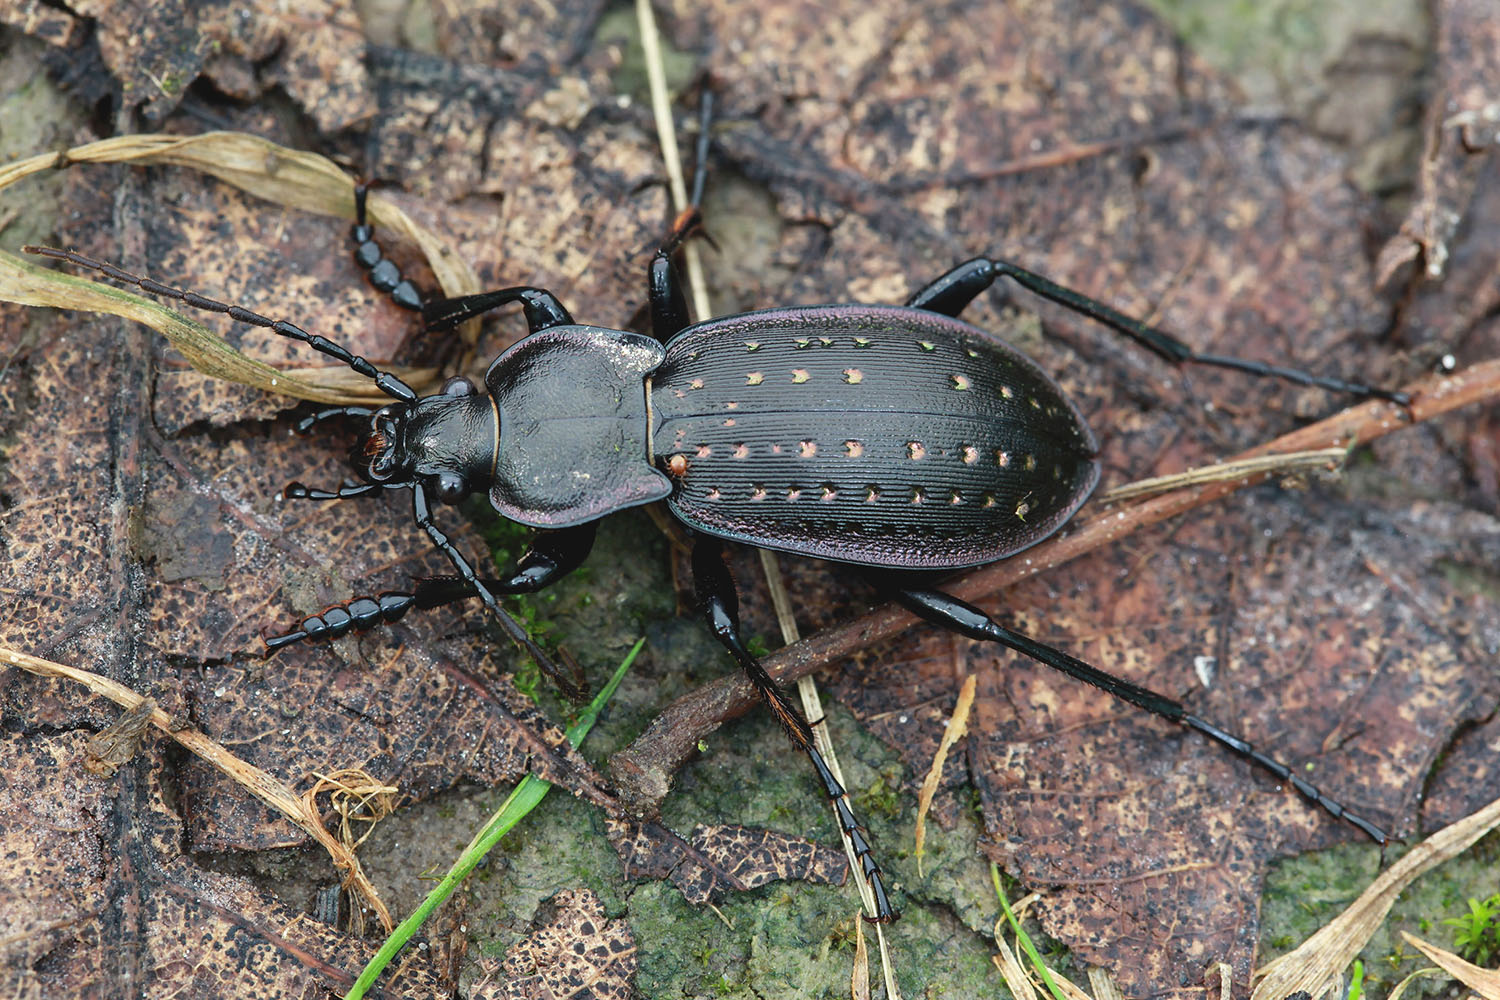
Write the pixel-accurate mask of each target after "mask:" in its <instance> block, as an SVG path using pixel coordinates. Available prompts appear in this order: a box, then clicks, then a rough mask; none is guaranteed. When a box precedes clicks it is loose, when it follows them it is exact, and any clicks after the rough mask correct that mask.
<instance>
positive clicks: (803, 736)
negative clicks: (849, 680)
mask: <svg viewBox="0 0 1500 1000" xmlns="http://www.w3.org/2000/svg"><path fill="white" fill-rule="evenodd" d="M693 584H694V587H695V589H696V590H697V594H698V602H699V603H700V604H701V605H702V607H703V613H704V616H705V617H706V618H707V619H708V625H709V628H710V629H712V630H713V633H714V637H715V638H717V639H718V640H719V642H721V643H723V644H724V648H725V649H727V650H729V653H730V655H731V656H733V657H734V658H735V660H736V661H738V662H739V665H740V667H741V668H742V669H743V670H744V671H745V674H746V676H748V677H749V678H750V684H751V685H752V686H753V687H754V688H755V692H756V694H758V695H759V696H760V699H761V701H763V702H765V703H766V707H767V708H769V709H770V710H771V714H772V715H773V716H775V717H776V721H777V722H779V723H781V728H782V729H784V730H786V734H787V735H788V736H790V737H791V739H792V742H793V743H795V744H796V745H797V746H798V747H800V748H801V749H802V751H803V752H804V753H806V754H807V756H808V759H810V760H811V761H812V765H813V769H814V770H816V771H817V772H818V779H819V780H820V781H822V782H823V790H824V792H825V793H826V794H827V795H828V798H829V801H830V802H832V803H833V811H834V813H835V815H836V816H837V817H838V823H839V829H840V830H841V831H842V832H843V835H844V836H845V837H847V838H848V839H849V843H850V844H851V845H852V847H853V852H854V856H855V858H856V860H857V861H858V862H859V866H860V869H861V874H862V875H863V876H864V879H865V881H866V883H868V884H869V886H870V892H871V894H872V895H873V896H874V897H875V915H874V916H873V917H868V918H867V919H869V920H872V921H874V922H877V923H886V922H889V921H892V920H895V919H896V916H897V914H896V911H895V910H894V909H893V908H892V907H891V901H890V898H889V897H888V896H887V895H886V891H885V883H884V881H883V880H882V878H881V874H880V866H879V865H878V864H876V863H875V858H874V854H873V852H872V850H871V848H870V841H869V839H868V838H866V836H865V831H864V828H863V827H861V826H860V825H859V822H858V821H857V820H856V819H855V818H854V811H853V809H852V808H851V807H850V805H849V793H848V792H846V791H845V790H844V786H843V785H842V784H841V783H840V782H839V779H838V778H837V777H836V776H835V775H834V773H833V770H832V768H830V767H829V766H828V762H827V761H826V760H824V759H823V755H822V754H821V753H819V752H818V747H817V744H816V743H814V742H813V732H812V726H811V725H809V724H808V722H807V720H806V719H804V718H803V717H802V713H801V712H800V711H799V710H798V709H797V708H796V706H794V705H793V704H792V703H791V701H790V700H789V699H788V698H787V696H786V694H785V692H783V691H782V690H781V688H780V686H779V685H778V684H777V683H776V682H775V681H774V680H773V679H772V678H771V675H770V674H768V673H766V668H765V667H763V666H761V664H760V661H759V660H757V659H756V658H755V657H754V656H753V655H751V653H750V651H749V650H748V649H746V648H745V644H744V642H743V641H742V640H741V639H740V613H739V603H740V602H739V595H738V594H737V593H736V592H735V589H734V579H733V578H732V577H731V576H730V575H729V567H728V566H726V565H725V564H724V551H723V547H722V546H721V545H720V543H719V542H718V541H717V540H716V539H712V538H708V537H706V536H704V537H700V538H699V539H698V541H697V544H695V545H694V546H693Z"/></svg>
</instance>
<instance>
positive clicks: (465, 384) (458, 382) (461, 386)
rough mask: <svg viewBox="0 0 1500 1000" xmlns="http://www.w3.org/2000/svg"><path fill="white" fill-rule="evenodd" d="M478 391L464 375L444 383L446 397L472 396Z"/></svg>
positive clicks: (456, 376)
mask: <svg viewBox="0 0 1500 1000" xmlns="http://www.w3.org/2000/svg"><path fill="white" fill-rule="evenodd" d="M476 391H477V390H476V389H475V388H474V383H473V382H470V381H469V380H468V379H466V378H464V377H463V376H462V375H455V376H453V377H452V378H450V379H449V380H448V381H446V382H444V383H443V395H444V396H472V395H474V393H475V392H476Z"/></svg>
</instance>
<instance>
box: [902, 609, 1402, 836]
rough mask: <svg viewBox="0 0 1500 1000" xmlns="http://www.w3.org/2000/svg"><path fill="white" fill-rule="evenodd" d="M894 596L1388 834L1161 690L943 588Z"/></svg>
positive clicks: (1362, 826) (1339, 815)
mask: <svg viewBox="0 0 1500 1000" xmlns="http://www.w3.org/2000/svg"><path fill="white" fill-rule="evenodd" d="M896 599H897V600H898V601H900V602H901V604H902V605H903V606H904V607H906V609H907V610H909V611H911V612H912V613H913V614H915V615H916V616H917V617H919V618H922V619H925V620H926V621H929V622H931V623H933V624H934V625H939V626H941V627H943V628H946V629H949V630H951V631H954V632H957V633H958V634H959V635H963V636H967V637H968V638H970V639H978V640H980V641H988V642H997V643H999V644H1000V645H1002V646H1006V647H1008V648H1010V649H1013V650H1015V651H1016V652H1018V653H1021V654H1022V655H1025V656H1029V657H1031V658H1032V659H1033V660H1036V661H1038V662H1039V663H1044V664H1046V665H1047V666H1049V667H1053V668H1055V669H1057V670H1061V671H1062V672H1063V673H1065V674H1067V675H1068V676H1070V677H1075V678H1077V679H1078V680H1081V681H1083V682H1085V683H1087V684H1092V685H1094V686H1095V687H1097V688H1100V689H1101V690H1104V691H1108V692H1109V693H1110V694H1112V695H1114V696H1115V697H1116V698H1119V699H1121V700H1122V701H1127V702H1129V703H1130V704H1132V705H1134V706H1136V707H1137V708H1141V709H1144V710H1145V711H1147V712H1150V713H1151V714H1152V715H1158V716H1161V717H1162V718H1163V719H1167V720H1168V721H1171V722H1175V723H1178V724H1179V725H1183V726H1186V727H1188V728H1189V729H1195V730H1197V731H1198V732H1200V733H1202V734H1203V735H1204V736H1207V737H1208V738H1209V739H1211V740H1213V741H1214V742H1216V743H1219V744H1221V745H1223V746H1226V747H1228V748H1229V749H1230V750H1233V751H1234V752H1235V753H1236V754H1239V755H1240V756H1241V757H1244V758H1245V759H1247V760H1249V761H1250V762H1251V763H1252V764H1255V765H1256V766H1257V767H1261V768H1264V769H1265V770H1267V771H1269V772H1271V773H1272V774H1274V775H1275V776H1276V778H1277V779H1278V780H1280V781H1285V782H1288V783H1290V784H1291V786H1292V787H1293V788H1295V789H1296V790H1297V792H1298V793H1299V794H1301V795H1302V796H1303V797H1304V798H1306V799H1307V800H1308V801H1310V802H1312V803H1313V804H1315V805H1317V806H1319V807H1321V808H1322V809H1324V810H1326V811H1327V812H1328V813H1329V814H1330V815H1331V816H1333V817H1334V818H1335V819H1341V820H1343V821H1344V822H1346V823H1349V824H1350V825H1352V826H1355V827H1357V828H1358V829H1359V830H1361V831H1363V832H1364V833H1365V834H1366V835H1367V836H1369V837H1370V839H1372V840H1374V841H1375V842H1376V843H1380V844H1384V843H1385V842H1386V840H1387V837H1386V834H1385V831H1384V830H1382V829H1380V827H1378V826H1376V825H1375V824H1373V823H1371V822H1370V821H1368V820H1366V819H1364V818H1363V817H1361V816H1358V815H1356V814H1354V813H1352V812H1350V811H1349V810H1348V809H1347V808H1345V807H1344V805H1343V804H1342V803H1340V802H1339V801H1337V800H1336V799H1333V798H1330V797H1329V796H1327V795H1325V794H1323V793H1322V792H1321V791H1319V790H1318V788H1317V787H1316V786H1315V785H1313V784H1311V783H1310V782H1308V781H1306V780H1305V779H1303V778H1302V777H1301V776H1300V775H1298V774H1297V772H1296V771H1294V770H1293V769H1292V768H1290V767H1288V766H1287V765H1285V764H1283V763H1281V762H1280V761H1278V760H1276V759H1274V758H1272V757H1268V756H1267V755H1266V754H1264V753H1262V752H1261V751H1259V750H1257V749H1255V747H1253V746H1251V745H1250V743H1249V741H1247V740H1245V739H1242V738H1240V737H1238V736H1235V735H1234V734H1232V733H1229V732H1227V731H1225V730H1223V729H1221V728H1219V727H1218V726H1216V725H1214V724H1213V723H1211V722H1208V721H1206V720H1204V719H1200V718H1198V717H1197V716H1196V715H1193V714H1192V713H1190V712H1189V711H1188V710H1187V707H1186V706H1185V705H1183V704H1182V702H1180V701H1176V700H1174V699H1172V698H1168V697H1167V696H1166V695H1164V694H1158V693H1157V692H1155V691H1152V690H1150V689H1149V688H1144V687H1141V686H1140V685H1138V684H1132V683H1131V682H1130V681H1127V680H1124V679H1123V678H1120V677H1116V676H1114V675H1113V674H1109V673H1106V672H1105V671H1103V670H1100V669H1099V668H1098V667H1094V666H1091V665H1089V664H1087V663H1085V662H1083V661H1082V660H1080V659H1077V658H1076V657H1073V656H1069V655H1068V654H1067V653H1064V652H1063V651H1062V650H1060V649H1055V648H1053V647H1052V646H1048V645H1047V644H1045V643H1042V642H1038V641H1037V640H1035V639H1033V638H1031V637H1030V636H1026V635H1022V634H1021V633H1020V632H1016V631H1013V630H1011V629H1008V628H1006V627H1005V626H1003V625H1001V624H999V623H998V622H996V621H995V620H994V619H993V618H991V617H990V616H989V615H987V614H985V613H984V612H983V611H981V610H979V609H978V608H976V607H974V606H973V605H972V604H967V603H965V602H964V601H961V600H959V599H958V598H956V597H953V596H951V595H949V594H945V593H943V592H942V591H940V590H928V589H921V588H911V589H901V590H898V591H897V592H896Z"/></svg>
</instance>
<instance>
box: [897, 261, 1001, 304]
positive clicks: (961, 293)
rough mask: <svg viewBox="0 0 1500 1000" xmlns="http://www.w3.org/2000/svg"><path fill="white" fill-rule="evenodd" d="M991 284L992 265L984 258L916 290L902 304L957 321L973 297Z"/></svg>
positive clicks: (949, 272)
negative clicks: (950, 317) (940, 314)
mask: <svg viewBox="0 0 1500 1000" xmlns="http://www.w3.org/2000/svg"><path fill="white" fill-rule="evenodd" d="M994 283H995V267H994V264H993V263H992V262H991V261H989V260H987V259H986V258H984V257H975V258H974V259H973V260H967V261H964V262H963V263H962V264H960V265H958V266H957V267H955V268H954V269H953V270H951V271H948V272H947V273H945V274H943V275H942V276H941V277H939V278H938V279H937V280H935V281H933V282H931V283H930V284H928V285H927V286H926V287H924V288H921V289H919V290H918V291H917V292H916V293H915V294H913V295H912V296H911V298H909V299H907V300H906V304H907V305H908V306H910V307H911V308H913V309H926V310H928V311H929V312H935V313H942V314H943V315H944V316H952V317H953V318H954V319H957V318H958V314H959V313H961V312H963V311H964V308H965V307H966V306H967V305H968V304H969V303H970V302H973V301H974V298H975V296H977V295H978V294H979V293H980V292H982V291H984V290H985V289H986V288H989V287H990V286H991V285H993V284H994Z"/></svg>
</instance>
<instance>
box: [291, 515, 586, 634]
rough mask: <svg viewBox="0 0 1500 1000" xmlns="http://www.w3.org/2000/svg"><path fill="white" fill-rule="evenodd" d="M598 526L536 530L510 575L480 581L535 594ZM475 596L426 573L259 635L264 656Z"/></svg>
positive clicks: (576, 561) (569, 567)
mask: <svg viewBox="0 0 1500 1000" xmlns="http://www.w3.org/2000/svg"><path fill="white" fill-rule="evenodd" d="M596 528H597V522H594V521H590V522H589V523H588V524H581V525H578V526H577V527H574V528H564V529H562V530H561V531H545V532H540V533H538V534H537V536H536V538H534V539H533V540H532V544H531V549H530V550H529V551H527V552H526V554H525V555H523V556H521V558H520V559H519V560H517V561H516V568H515V569H514V570H512V571H511V573H510V574H509V575H508V576H505V577H503V578H499V579H494V578H484V579H483V580H481V582H482V583H483V584H484V586H485V587H486V588H488V590H489V591H490V592H491V593H494V594H533V593H536V592H537V591H539V590H542V589H543V588H545V587H549V586H551V585H552V584H553V583H556V582H557V581H558V580H560V579H562V578H563V577H564V576H567V575H568V574H569V573H571V572H573V570H575V569H577V568H578V567H579V566H580V565H582V563H583V561H584V560H585V559H587V558H588V554H589V551H590V550H591V549H592V548H593V547H594V535H595V532H596ZM477 596H479V595H478V594H477V593H476V592H475V590H474V588H473V587H471V586H469V584H468V583H467V582H466V581H465V580H464V579H463V578H462V577H457V576H432V577H424V578H421V579H419V580H416V581H415V582H414V584H413V587H412V590H411V591H400V590H387V591H385V592H384V593H381V594H377V595H374V596H369V597H363V596H362V597H355V598H352V599H350V600H348V601H345V602H343V603H342V604H334V605H330V606H329V607H327V608H325V609H323V610H322V611H320V612H318V613H317V614H315V615H308V616H307V617H306V618H303V619H302V620H301V621H300V622H298V623H297V627H296V628H295V629H293V630H292V631H290V632H284V633H282V634H281V635H271V636H263V639H264V641H265V644H266V655H267V656H269V655H271V654H272V653H274V652H276V651H277V650H279V649H281V648H282V647H283V646H290V645H292V644H294V643H298V642H327V641H331V640H333V639H338V638H342V637H343V636H346V635H348V634H349V633H351V632H368V631H370V630H371V629H373V628H375V627H376V626H377V625H391V624H394V623H396V622H397V621H400V620H401V619H402V618H404V617H405V616H406V613H407V612H408V611H412V610H417V611H428V610H431V609H433V608H440V607H443V606H444V605H448V604H456V603H457V602H459V601H463V600H467V599H468V598H471V597H477Z"/></svg>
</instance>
